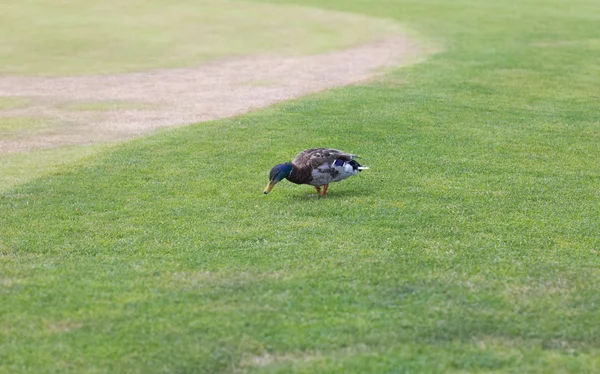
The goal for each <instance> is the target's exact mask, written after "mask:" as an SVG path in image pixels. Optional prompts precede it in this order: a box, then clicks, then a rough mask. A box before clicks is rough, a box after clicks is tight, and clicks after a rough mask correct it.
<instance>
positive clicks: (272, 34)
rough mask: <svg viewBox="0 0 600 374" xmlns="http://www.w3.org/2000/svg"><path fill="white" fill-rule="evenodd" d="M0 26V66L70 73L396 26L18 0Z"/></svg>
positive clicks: (183, 0) (244, 9) (229, 6)
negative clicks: (0, 46)
mask: <svg viewBox="0 0 600 374" xmlns="http://www.w3.org/2000/svg"><path fill="white" fill-rule="evenodd" d="M0 31H2V32H0V45H2V48H0V73H3V74H7V73H8V74H32V75H75V74H96V73H119V72H127V71H138V70H144V69H155V68H164V67H181V66H198V65H199V64H201V63H205V62H207V61H210V60H215V59H219V58H227V57H232V56H240V55H245V54H256V53H277V54H307V53H320V52H327V51H330V50H332V49H340V48H345V47H349V46H353V45H355V44H360V43H364V42H367V41H370V40H371V39H373V38H377V37H382V36H386V35H389V34H390V33H396V32H398V31H399V29H398V27H397V26H396V24H394V23H393V22H389V21H387V20H383V19H377V18H368V17H364V16H360V15H354V14H352V13H348V14H344V13H339V12H337V13H334V12H331V11H324V10H319V9H315V8H302V7H298V6H293V5H273V4H257V3H254V4H252V3H247V2H231V1H227V0H201V1H191V0H177V1H163V0H144V1H140V0H135V1H127V2H120V1H103V2H89V1H84V0H66V1H61V2H60V3H58V4H57V3H49V2H47V1H40V0H23V1H18V2H12V3H9V4H5V5H4V7H3V12H1V13H0Z"/></svg>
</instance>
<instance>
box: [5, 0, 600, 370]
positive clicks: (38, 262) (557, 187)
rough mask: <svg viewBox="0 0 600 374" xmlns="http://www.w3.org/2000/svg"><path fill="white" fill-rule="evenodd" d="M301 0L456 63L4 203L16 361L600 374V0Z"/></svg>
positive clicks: (35, 184)
mask: <svg viewBox="0 0 600 374" xmlns="http://www.w3.org/2000/svg"><path fill="white" fill-rule="evenodd" d="M297 3H299V4H301V5H313V6H320V7H324V8H327V9H330V10H341V11H348V12H355V13H357V14H362V15H367V16H373V17H385V18H387V19H393V20H396V21H398V22H400V23H401V24H403V25H405V26H406V27H408V28H410V29H413V30H416V32H418V33H420V35H422V36H423V38H426V39H428V40H435V41H436V43H438V44H439V45H440V46H441V50H442V51H441V52H440V53H438V54H436V55H435V56H432V57H429V58H428V59H427V60H426V61H424V62H422V63H420V64H418V65H414V66H412V67H409V68H403V69H398V70H395V71H392V72H390V73H388V74H386V75H385V76H384V77H382V78H380V79H378V80H376V81H374V82H370V83H364V84H361V85H357V86H352V87H346V88H340V89H336V90H331V91H328V92H323V93H320V94H317V95H312V96H310V97H307V98H304V99H301V100H296V101H292V102H287V103H283V104H279V105H276V106H273V107H270V108H268V109H266V110H260V111H256V112H253V113H251V114H248V115H244V116H240V117H236V118H232V119H227V120H222V121H215V122H210V123H203V124H197V125H194V126H189V127H185V128H179V129H176V130H169V131H162V132H160V133H157V134H155V135H153V136H150V137H146V138H142V139H138V140H135V141H132V142H128V143H125V144H123V145H121V146H118V147H113V148H110V149H107V150H104V151H102V152H100V153H98V154H96V155H92V156H91V157H89V158H88V159H86V160H85V161H84V162H80V163H78V164H76V165H75V164H72V165H65V166H63V167H61V168H59V169H58V170H57V171H56V172H54V173H53V174H51V175H49V176H46V177H43V178H41V179H38V180H36V181H31V182H30V183H27V184H24V185H22V186H19V187H15V188H10V189H7V190H5V191H4V192H2V195H0V196H1V197H0V212H1V213H0V258H1V260H2V261H1V264H2V265H1V268H0V371H3V372H7V373H17V372H22V373H28V372H30V373H46V372H48V373H50V372H73V373H82V372H89V373H94V372H110V373H120V372H122V373H136V372H139V373H365V372H374V373H396V372H417V373H427V372H431V373H438V372H454V373H465V372H503V373H517V372H518V373H525V372H531V373H549V372H557V373H558V372H562V373H564V372H569V373H577V372H579V373H591V372H599V371H600V323H598V322H599V309H600V294H599V293H598V289H599V288H600V257H599V251H600V236H599V235H598V233H599V232H600V218H599V217H600V168H599V166H598V165H599V164H600V162H599V161H600V147H598V144H600V112H599V111H598V110H597V106H598V105H597V103H598V100H599V99H600V89H599V87H600V74H599V73H600V70H599V67H598V64H597V61H599V58H600V39H598V33H597V25H598V24H599V21H600V12H599V11H600V5H598V3H597V2H595V1H591V0H590V1H584V0H575V1H571V2H568V3H567V2H562V1H545V2H541V1H540V2H536V1H529V2H518V1H508V0H505V1H491V0H490V1H478V2H472V1H454V2H447V1H445V2H436V1H408V0H407V1H399V0H389V1H381V2H365V1H360V0H327V1H323V0H318V1H317V0H314V1H302V2H300V1H297ZM314 146H331V147H336V148H340V149H344V150H347V151H350V152H353V153H359V154H361V155H362V158H361V163H364V164H365V165H368V166H370V167H371V169H370V170H368V171H364V172H362V173H361V174H360V175H359V176H357V177H354V178H351V179H349V180H347V181H344V182H342V183H338V184H334V185H332V186H331V187H330V189H329V192H328V195H327V197H325V198H316V197H314V196H310V194H311V193H312V191H313V189H312V188H311V187H307V186H296V185H292V184H290V183H286V182H282V183H280V184H279V185H278V186H277V187H276V188H275V189H274V190H273V191H272V192H271V193H270V194H269V195H267V196H265V195H263V194H262V189H263V187H264V185H265V184H266V182H267V177H268V171H269V169H270V168H271V167H272V166H273V165H275V164H276V163H280V162H285V161H288V160H291V159H292V158H293V157H294V156H295V154H296V153H297V152H298V151H299V150H301V149H304V148H308V147H314Z"/></svg>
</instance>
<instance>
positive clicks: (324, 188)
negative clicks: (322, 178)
mask: <svg viewBox="0 0 600 374" xmlns="http://www.w3.org/2000/svg"><path fill="white" fill-rule="evenodd" d="M327 188H329V185H328V184H326V185H324V186H323V192H322V193H321V196H325V194H326V193H327Z"/></svg>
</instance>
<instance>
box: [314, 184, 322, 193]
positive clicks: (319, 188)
mask: <svg viewBox="0 0 600 374" xmlns="http://www.w3.org/2000/svg"><path fill="white" fill-rule="evenodd" d="M314 187H315V190H317V195H320V194H321V187H319V186H314Z"/></svg>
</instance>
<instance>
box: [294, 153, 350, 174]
mask: <svg viewBox="0 0 600 374" xmlns="http://www.w3.org/2000/svg"><path fill="white" fill-rule="evenodd" d="M356 157H358V155H355V154H351V153H346V152H344V151H340V150H339V149H333V148H311V149H307V150H304V151H302V152H300V153H298V155H297V156H296V158H294V160H293V161H292V164H294V165H296V166H297V167H300V168H305V167H309V168H311V169H316V168H318V167H319V166H321V165H323V164H325V163H328V164H329V165H331V164H332V163H333V162H334V161H335V160H344V161H352V160H354V159H355V158H356Z"/></svg>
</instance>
